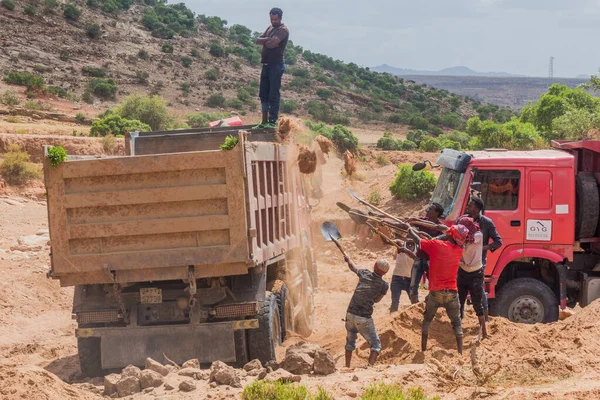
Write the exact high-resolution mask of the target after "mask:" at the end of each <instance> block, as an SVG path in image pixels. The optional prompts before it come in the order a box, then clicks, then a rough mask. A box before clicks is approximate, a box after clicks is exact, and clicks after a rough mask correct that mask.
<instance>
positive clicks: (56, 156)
mask: <svg viewBox="0 0 600 400" xmlns="http://www.w3.org/2000/svg"><path fill="white" fill-rule="evenodd" d="M75 132H76V131H73V133H74V134H75ZM73 136H75V135H73ZM48 160H49V161H50V167H52V168H56V166H57V165H58V164H62V163H63V162H65V161H66V160H67V151H66V150H65V149H64V148H63V147H62V146H53V147H51V148H50V149H49V150H48Z"/></svg>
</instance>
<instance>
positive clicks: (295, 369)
mask: <svg viewBox="0 0 600 400" xmlns="http://www.w3.org/2000/svg"><path fill="white" fill-rule="evenodd" d="M289 350H290V349H289V348H288V350H287V351H286V353H285V360H283V363H281V368H283V369H285V370H286V371H288V372H291V373H293V374H299V375H300V374H310V373H311V371H312V369H313V364H314V361H315V360H314V359H313V358H312V357H311V356H310V355H308V354H307V353H304V352H302V350H301V349H293V350H292V351H289Z"/></svg>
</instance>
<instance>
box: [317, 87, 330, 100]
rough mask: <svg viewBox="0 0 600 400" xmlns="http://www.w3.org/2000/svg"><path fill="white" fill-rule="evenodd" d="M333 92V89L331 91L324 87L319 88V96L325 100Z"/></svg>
mask: <svg viewBox="0 0 600 400" xmlns="http://www.w3.org/2000/svg"><path fill="white" fill-rule="evenodd" d="M332 94H333V91H331V90H329V89H322V88H319V89H317V96H319V97H320V98H322V99H323V100H327V99H328V98H330V97H331V95H332Z"/></svg>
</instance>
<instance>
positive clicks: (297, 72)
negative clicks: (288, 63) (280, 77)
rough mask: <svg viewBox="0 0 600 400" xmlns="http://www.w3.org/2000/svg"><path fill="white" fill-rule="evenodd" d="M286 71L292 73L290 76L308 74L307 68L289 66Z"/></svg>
mask: <svg viewBox="0 0 600 400" xmlns="http://www.w3.org/2000/svg"><path fill="white" fill-rule="evenodd" d="M288 72H289V73H290V74H292V76H299V77H300V78H308V77H309V76H310V72H309V71H308V70H307V69H301V68H289V69H288Z"/></svg>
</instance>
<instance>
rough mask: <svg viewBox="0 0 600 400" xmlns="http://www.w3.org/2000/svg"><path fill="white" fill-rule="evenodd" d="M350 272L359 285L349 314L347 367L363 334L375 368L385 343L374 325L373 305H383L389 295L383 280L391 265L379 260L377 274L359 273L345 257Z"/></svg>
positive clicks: (371, 363)
mask: <svg viewBox="0 0 600 400" xmlns="http://www.w3.org/2000/svg"><path fill="white" fill-rule="evenodd" d="M344 260H345V261H346V262H347V263H348V268H350V271H352V272H354V273H355V274H356V275H358V285H356V289H354V294H353V295H352V299H351V300H350V304H349V305H348V311H346V331H347V332H348V334H347V336H346V367H348V368H349V367H350V361H351V360H352V352H353V351H354V349H355V348H356V338H357V337H358V334H359V333H360V334H361V336H362V337H364V338H365V340H366V341H367V342H369V345H370V346H371V354H370V355H369V365H373V364H375V361H377V356H379V353H381V341H380V340H379V335H378V334H377V329H375V323H374V322H373V305H374V304H375V303H379V302H380V301H381V299H382V298H383V296H385V295H386V293H387V291H388V288H389V285H388V284H387V282H385V281H384V280H383V279H382V277H383V275H385V274H386V273H387V272H388V271H389V269H390V264H389V263H388V262H387V260H385V259H379V260H377V261H376V262H375V265H374V266H373V271H369V270H368V269H358V267H357V266H356V264H354V262H353V261H352V260H351V259H350V258H348V257H345V258H344Z"/></svg>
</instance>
